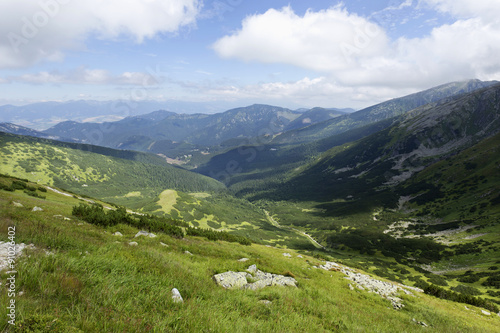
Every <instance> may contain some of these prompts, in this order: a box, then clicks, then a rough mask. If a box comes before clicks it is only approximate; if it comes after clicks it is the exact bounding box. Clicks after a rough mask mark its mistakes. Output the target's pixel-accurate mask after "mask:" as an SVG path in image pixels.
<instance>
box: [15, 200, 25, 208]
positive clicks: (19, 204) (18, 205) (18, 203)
mask: <svg viewBox="0 0 500 333" xmlns="http://www.w3.org/2000/svg"><path fill="white" fill-rule="evenodd" d="M12 204H13V205H14V207H24V206H23V204H22V203H20V202H15V201H13V202H12Z"/></svg>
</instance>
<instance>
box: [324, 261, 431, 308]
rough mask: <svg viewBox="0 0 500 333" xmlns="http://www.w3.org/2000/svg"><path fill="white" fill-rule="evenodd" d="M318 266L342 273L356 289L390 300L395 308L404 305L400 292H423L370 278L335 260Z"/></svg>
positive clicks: (410, 293) (409, 293) (407, 293)
mask: <svg viewBox="0 0 500 333" xmlns="http://www.w3.org/2000/svg"><path fill="white" fill-rule="evenodd" d="M319 268H321V269H324V270H327V271H331V270H335V271H339V272H342V273H343V274H345V275H346V277H345V278H346V279H348V280H350V281H352V282H354V284H355V285H356V287H357V288H358V289H360V290H367V291H368V292H372V293H376V294H377V295H380V296H381V297H382V298H385V299H387V300H389V301H391V303H392V307H393V308H394V309H396V310H399V309H401V308H402V307H404V304H403V301H402V299H401V298H399V297H397V296H399V294H400V292H403V293H405V294H406V295H412V296H413V293H412V291H414V292H415V291H417V292H423V290H422V289H419V288H415V287H410V286H405V285H402V284H399V283H397V284H396V283H392V282H386V281H381V280H377V279H375V278H372V277H371V276H369V275H366V274H361V273H356V272H355V271H354V270H353V269H351V268H349V267H346V266H342V265H339V264H337V263H335V262H330V261H327V262H326V263H325V264H324V265H320V266H319ZM350 287H351V290H354V287H352V286H351V285H350Z"/></svg>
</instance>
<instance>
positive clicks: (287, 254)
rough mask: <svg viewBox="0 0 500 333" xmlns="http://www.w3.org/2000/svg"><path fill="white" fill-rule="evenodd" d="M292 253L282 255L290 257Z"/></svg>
mask: <svg viewBox="0 0 500 333" xmlns="http://www.w3.org/2000/svg"><path fill="white" fill-rule="evenodd" d="M291 256H292V255H291V254H290V253H283V257H291Z"/></svg>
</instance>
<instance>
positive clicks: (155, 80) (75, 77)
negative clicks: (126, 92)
mask: <svg viewBox="0 0 500 333" xmlns="http://www.w3.org/2000/svg"><path fill="white" fill-rule="evenodd" d="M162 79H163V78H160V77H156V76H153V75H151V74H149V73H140V72H124V73H122V74H119V75H115V74H112V73H111V72H109V71H107V70H103V69H86V68H83V67H82V68H77V69H76V70H73V71H70V72H66V73H61V72H59V71H52V72H39V73H34V74H24V75H19V76H9V77H7V78H5V79H0V83H25V84H35V85H38V84H56V85H57V84H90V85H135V86H143V87H148V86H154V85H158V84H160V83H161V82H159V81H161V80H162Z"/></svg>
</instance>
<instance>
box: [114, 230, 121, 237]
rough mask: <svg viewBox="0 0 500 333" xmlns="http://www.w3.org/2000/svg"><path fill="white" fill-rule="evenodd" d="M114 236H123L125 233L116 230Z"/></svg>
mask: <svg viewBox="0 0 500 333" xmlns="http://www.w3.org/2000/svg"><path fill="white" fill-rule="evenodd" d="M113 236H118V237H122V236H123V234H122V233H121V232H119V231H117V232H115V233H114V234H113Z"/></svg>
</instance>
